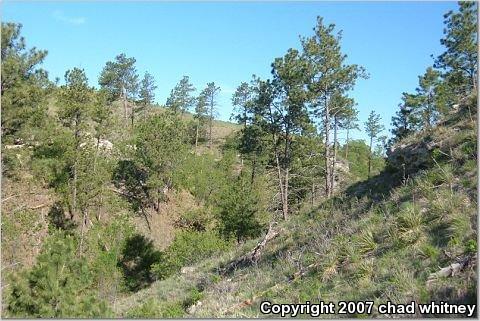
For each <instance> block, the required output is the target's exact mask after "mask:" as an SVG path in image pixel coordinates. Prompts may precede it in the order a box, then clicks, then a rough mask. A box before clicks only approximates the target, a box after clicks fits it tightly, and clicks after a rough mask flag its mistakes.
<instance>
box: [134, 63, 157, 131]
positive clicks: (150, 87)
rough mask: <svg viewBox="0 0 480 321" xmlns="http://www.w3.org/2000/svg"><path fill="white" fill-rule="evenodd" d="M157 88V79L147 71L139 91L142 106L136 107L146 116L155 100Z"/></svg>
mask: <svg viewBox="0 0 480 321" xmlns="http://www.w3.org/2000/svg"><path fill="white" fill-rule="evenodd" d="M155 89H157V86H156V85H155V79H154V78H153V76H152V75H151V74H150V73H148V72H145V74H144V76H143V79H142V81H141V82H140V89H139V92H138V98H139V103H140V106H139V108H138V107H137V109H136V111H137V112H142V113H143V116H144V118H145V117H146V114H147V108H148V106H150V105H151V104H153V101H154V100H155ZM133 114H134V113H133V112H132V115H133ZM132 122H133V117H132Z"/></svg>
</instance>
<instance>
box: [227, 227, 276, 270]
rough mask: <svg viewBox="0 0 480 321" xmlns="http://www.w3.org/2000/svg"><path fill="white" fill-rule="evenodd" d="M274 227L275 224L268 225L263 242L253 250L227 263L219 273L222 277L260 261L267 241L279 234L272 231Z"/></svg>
mask: <svg viewBox="0 0 480 321" xmlns="http://www.w3.org/2000/svg"><path fill="white" fill-rule="evenodd" d="M275 225H276V223H272V224H270V226H269V227H268V231H267V234H265V237H264V238H263V240H262V241H261V242H259V243H258V244H257V245H256V246H255V247H254V248H253V250H251V251H250V252H248V253H247V254H245V255H243V256H241V257H239V258H237V259H236V260H234V261H232V262H230V263H228V264H227V266H226V267H225V268H223V269H222V270H221V272H220V273H221V274H223V275H225V274H229V273H231V272H232V271H234V270H235V269H237V268H239V267H244V266H248V265H251V264H253V263H256V262H258V260H259V259H260V257H261V255H262V252H263V249H264V248H265V245H267V243H268V242H269V241H271V240H273V239H274V238H276V237H277V236H278V235H279V232H278V231H277V230H275V229H274V226H275Z"/></svg>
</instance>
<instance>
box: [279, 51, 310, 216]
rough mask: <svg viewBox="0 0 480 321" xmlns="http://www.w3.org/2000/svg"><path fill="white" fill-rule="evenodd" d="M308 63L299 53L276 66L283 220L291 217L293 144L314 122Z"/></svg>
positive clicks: (287, 54)
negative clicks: (308, 92)
mask: <svg viewBox="0 0 480 321" xmlns="http://www.w3.org/2000/svg"><path fill="white" fill-rule="evenodd" d="M307 68H308V65H307V63H306V62H305V61H304V60H303V59H301V57H300V54H299V52H298V51H297V50H295V49H290V50H288V52H287V53H286V54H285V56H284V57H281V58H276V59H275V61H274V62H273V64H272V74H273V82H272V85H273V88H274V97H275V100H276V102H275V103H274V104H272V105H271V106H270V108H273V110H272V111H271V112H270V117H269V118H270V126H271V127H270V128H271V129H272V130H273V131H272V137H273V138H274V142H273V148H274V153H275V161H276V165H277V173H278V181H279V189H280V194H281V195H280V199H281V202H282V214H283V218H284V219H287V217H288V213H289V207H288V205H289V185H290V183H289V179H290V170H291V165H292V156H293V155H292V143H293V137H294V136H295V135H301V133H302V132H303V130H304V129H305V127H306V126H307V124H309V122H310V119H309V117H308V113H307V109H306V106H305V103H306V100H307V96H306V92H305V90H304V84H305V81H306V79H305V75H306V74H307Z"/></svg>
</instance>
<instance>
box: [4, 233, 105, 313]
mask: <svg viewBox="0 0 480 321" xmlns="http://www.w3.org/2000/svg"><path fill="white" fill-rule="evenodd" d="M76 248H77V242H76V240H75V239H74V238H73V237H72V236H69V235H66V234H65V233H63V232H55V233H54V234H53V235H51V236H49V237H48V238H47V240H46V241H45V243H44V245H43V247H42V251H41V253H40V255H39V256H38V258H37V262H36V264H35V265H34V266H33V268H32V269H31V270H30V271H28V272H27V271H25V272H23V273H21V274H20V275H18V276H16V277H15V279H14V281H13V282H12V283H11V284H12V287H11V289H10V290H9V292H10V295H9V296H8V297H7V301H8V306H7V313H8V315H9V316H10V317H16V318H99V317H107V316H109V315H110V313H111V312H110V311H109V310H108V308H107V305H106V303H105V302H104V301H103V300H101V299H100V298H98V297H97V296H96V294H95V292H94V291H93V290H92V281H93V278H92V273H91V272H90V269H89V267H88V266H87V262H86V260H85V259H84V258H81V257H80V258H79V257H78V256H77V254H76Z"/></svg>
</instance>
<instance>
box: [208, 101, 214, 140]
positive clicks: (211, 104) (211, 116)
mask: <svg viewBox="0 0 480 321" xmlns="http://www.w3.org/2000/svg"><path fill="white" fill-rule="evenodd" d="M212 127H213V97H212V100H211V101H210V128H209V135H208V148H210V149H211V148H212Z"/></svg>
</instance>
